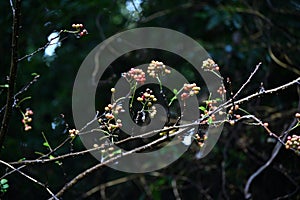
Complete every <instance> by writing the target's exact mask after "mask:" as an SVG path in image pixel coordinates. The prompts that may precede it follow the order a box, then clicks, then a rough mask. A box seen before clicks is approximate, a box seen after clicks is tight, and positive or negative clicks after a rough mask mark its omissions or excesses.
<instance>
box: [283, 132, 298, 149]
mask: <svg viewBox="0 0 300 200" xmlns="http://www.w3.org/2000/svg"><path fill="white" fill-rule="evenodd" d="M285 148H287V149H295V150H297V151H298V152H300V136H298V135H292V136H288V137H287V141H286V143H285Z"/></svg>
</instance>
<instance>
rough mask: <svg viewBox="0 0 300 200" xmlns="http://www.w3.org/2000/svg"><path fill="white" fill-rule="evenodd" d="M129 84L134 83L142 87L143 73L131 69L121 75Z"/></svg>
mask: <svg viewBox="0 0 300 200" xmlns="http://www.w3.org/2000/svg"><path fill="white" fill-rule="evenodd" d="M122 76H123V77H124V78H126V80H127V81H128V82H129V83H132V82H136V83H139V84H141V85H143V84H144V83H145V81H146V77H145V72H144V71H143V70H142V69H136V68H131V69H130V70H129V71H128V72H126V73H123V74H122Z"/></svg>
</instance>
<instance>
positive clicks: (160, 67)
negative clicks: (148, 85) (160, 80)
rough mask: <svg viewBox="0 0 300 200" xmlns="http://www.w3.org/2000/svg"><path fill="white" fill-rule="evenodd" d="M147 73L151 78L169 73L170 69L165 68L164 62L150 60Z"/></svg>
mask: <svg viewBox="0 0 300 200" xmlns="http://www.w3.org/2000/svg"><path fill="white" fill-rule="evenodd" d="M147 73H148V74H149V76H151V77H153V78H157V77H159V76H164V75H166V74H170V73H171V70H169V69H167V68H166V66H165V65H164V63H162V62H159V61H154V60H152V61H151V63H150V64H149V66H148V70H147Z"/></svg>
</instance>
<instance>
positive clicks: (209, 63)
mask: <svg viewBox="0 0 300 200" xmlns="http://www.w3.org/2000/svg"><path fill="white" fill-rule="evenodd" d="M202 69H204V70H207V71H212V70H216V71H219V70H220V67H219V66H218V64H216V63H215V61H213V60H212V59H210V58H208V59H207V60H204V61H203V64H202Z"/></svg>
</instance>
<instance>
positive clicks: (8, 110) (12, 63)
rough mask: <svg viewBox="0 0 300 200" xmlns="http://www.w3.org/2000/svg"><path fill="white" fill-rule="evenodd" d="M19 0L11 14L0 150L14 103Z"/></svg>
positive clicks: (19, 16)
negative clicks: (5, 96)
mask: <svg viewBox="0 0 300 200" xmlns="http://www.w3.org/2000/svg"><path fill="white" fill-rule="evenodd" d="M21 1H22V0H16V7H15V12H14V15H13V27H12V41H11V48H12V52H11V61H10V72H9V80H8V83H9V88H8V91H7V98H6V109H5V113H4V117H3V120H2V124H1V130H0V152H1V149H2V145H3V142H4V140H5V136H6V134H7V132H8V124H9V121H10V117H11V114H12V105H13V103H14V98H13V97H14V90H15V83H16V77H17V69H18V43H19V40H18V39H19V30H20V18H21Z"/></svg>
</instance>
